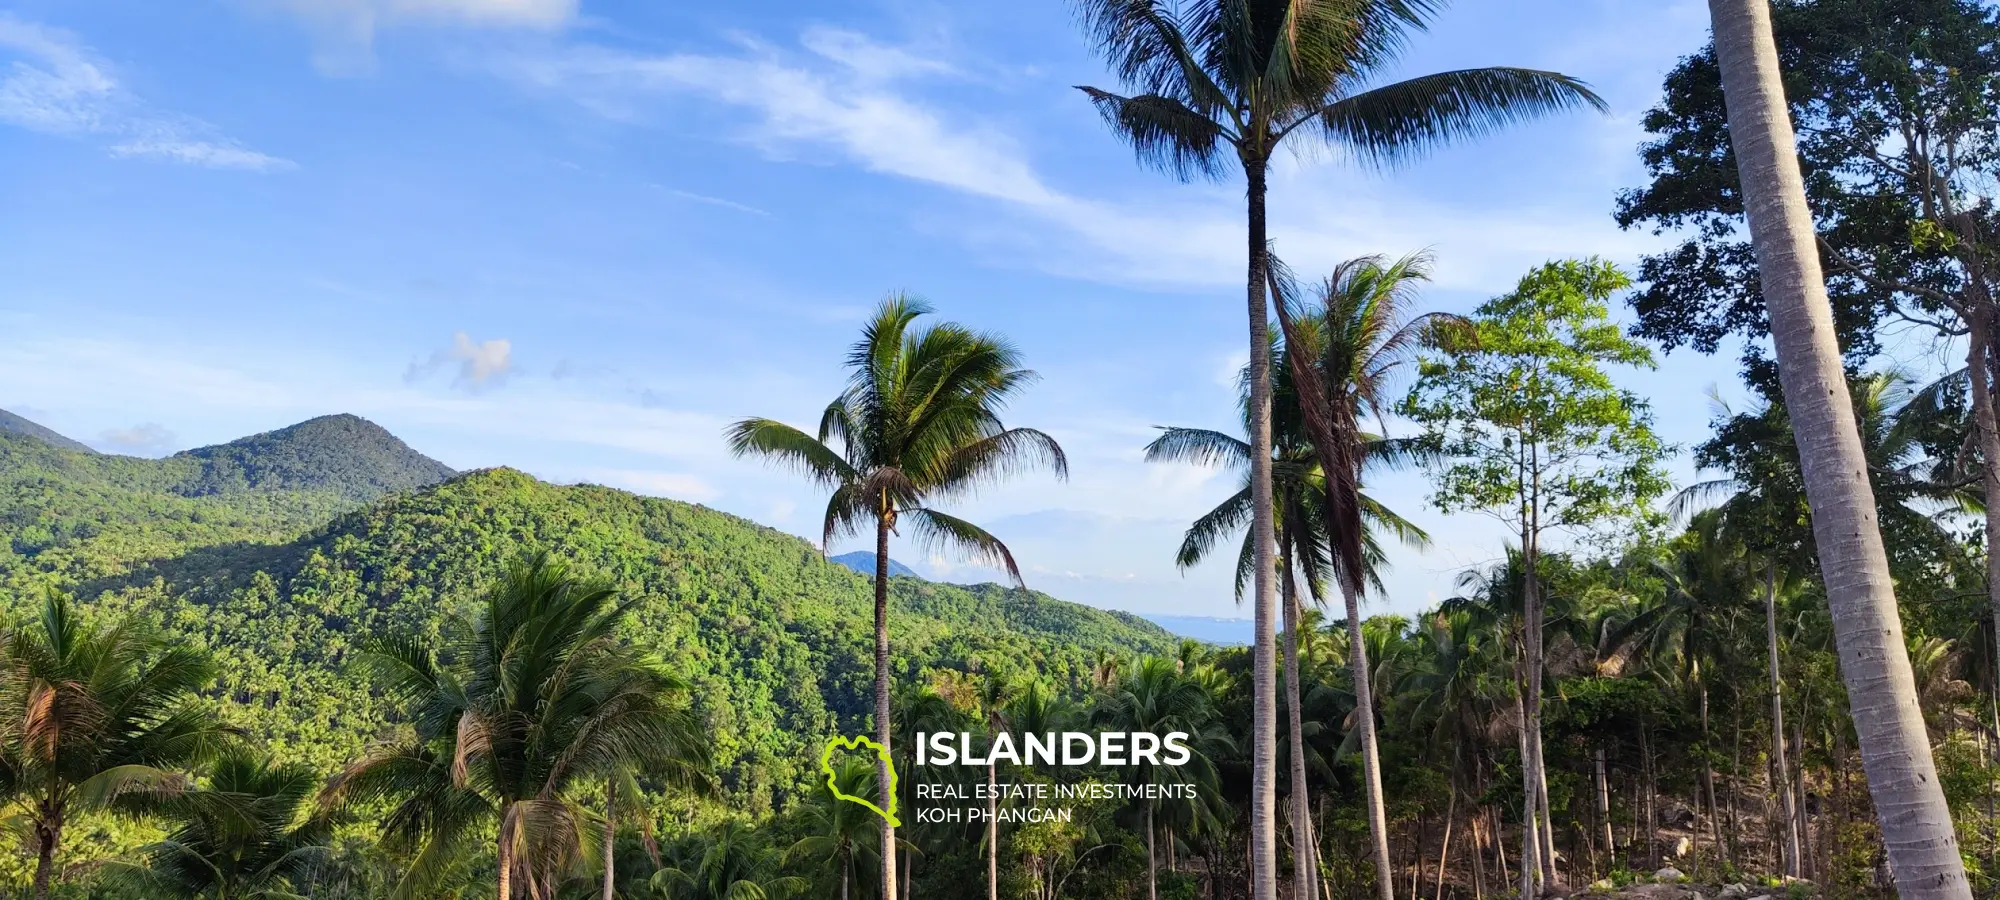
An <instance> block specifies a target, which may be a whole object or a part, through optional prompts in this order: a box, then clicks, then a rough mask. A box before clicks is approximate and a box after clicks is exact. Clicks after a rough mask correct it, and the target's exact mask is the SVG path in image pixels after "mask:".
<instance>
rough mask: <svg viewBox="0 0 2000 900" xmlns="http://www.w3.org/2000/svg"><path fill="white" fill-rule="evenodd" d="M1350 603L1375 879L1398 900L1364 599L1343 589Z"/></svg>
mask: <svg viewBox="0 0 2000 900" xmlns="http://www.w3.org/2000/svg"><path fill="white" fill-rule="evenodd" d="M1341 593H1342V594H1343V595H1344V597H1343V599H1345V600H1346V602H1347V644H1348V651H1347V652H1348V660H1349V662H1350V664H1351V666H1352V668H1353V670H1354V675H1353V678H1354V719H1355V723H1354V724H1355V727H1356V728H1358V729H1360V730H1361V777H1362V781H1363V783H1364V784H1365V785H1366V786H1367V792H1366V799H1367V803H1368V839H1369V843H1371V844H1373V845H1374V846H1373V848H1372V849H1373V850H1374V851H1375V882H1376V894H1377V897H1378V898H1379V900H1395V896H1396V888H1395V884H1396V879H1395V864H1394V863H1392V862H1391V861H1390V859H1389V815H1388V813H1387V811H1386V810H1385V808H1384V806H1383V802H1382V759H1381V755H1380V752H1379V751H1378V750H1377V749H1376V747H1377V743H1376V734H1375V686H1374V684H1373V683H1372V681H1373V675H1372V670H1371V669H1370V667H1369V662H1368V642H1367V639H1366V638H1364V637H1363V636H1362V633H1361V598H1360V597H1359V596H1358V595H1356V593H1355V592H1354V591H1352V590H1349V589H1345V588H1343V589H1342V590H1341Z"/></svg>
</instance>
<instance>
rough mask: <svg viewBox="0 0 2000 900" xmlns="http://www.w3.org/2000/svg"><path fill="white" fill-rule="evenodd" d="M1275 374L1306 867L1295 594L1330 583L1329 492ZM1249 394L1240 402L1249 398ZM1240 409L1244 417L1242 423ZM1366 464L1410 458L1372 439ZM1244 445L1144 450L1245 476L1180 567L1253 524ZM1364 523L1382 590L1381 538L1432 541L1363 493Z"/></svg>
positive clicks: (1171, 435)
mask: <svg viewBox="0 0 2000 900" xmlns="http://www.w3.org/2000/svg"><path fill="white" fill-rule="evenodd" d="M1276 356H1277V358H1278V360H1279V361H1280V366H1279V368H1278V369H1277V371H1276V372H1275V373H1274V375H1275V378H1276V380H1277V382H1278V384H1277V386H1276V387H1275V388H1274V389H1273V394H1274V395H1275V396H1277V397H1278V398H1280V400H1279V402H1277V403H1276V404H1274V407H1273V419H1274V420H1275V427H1274V429H1273V444H1274V447H1275V449H1274V458H1273V459H1272V462H1271V472H1272V497H1273V500H1274V502H1275V503H1277V512H1276V514H1275V515H1274V519H1275V520H1276V522H1277V523H1278V527H1277V533H1276V537H1277V541H1278V560H1279V569H1280V572H1281V574H1282V576H1283V577H1282V578H1281V579H1280V587H1281V594H1282V597H1283V601H1284V602H1283V605H1282V607H1281V609H1282V610H1283V618H1282V621H1281V625H1282V630H1283V634H1284V643H1283V645H1282V646H1281V648H1280V649H1281V650H1282V651H1283V654H1284V669H1285V697H1286V710H1287V713H1286V714H1287V716H1288V720H1289V724H1288V726H1287V734H1286V742H1287V745H1288V750H1289V752H1290V762H1291V778H1292V781H1291V783H1292V794H1291V805H1292V808H1291V822H1292V829H1293V835H1292V839H1293V846H1295V847H1299V848H1303V853H1302V855H1304V856H1306V863H1307V865H1308V868H1309V869H1310V868H1312V865H1313V861H1314V860H1313V852H1314V850H1315V845H1316V842H1315V841H1313V840H1312V839H1311V838H1310V836H1309V835H1308V831H1309V829H1310V822H1311V819H1310V807H1311V801H1310V798H1309V796H1308V794H1307V791H1306V787H1305V785H1306V752H1305V747H1304V733H1305V729H1304V727H1303V726H1304V723H1303V721H1302V720H1301V713H1300V710H1301V709H1302V708H1303V703H1302V701H1301V696H1300V691H1301V684H1302V681H1301V677H1300V670H1299V640H1300V637H1299V632H1300V622H1301V621H1302V619H1303V617H1304V610H1303V608H1302V604H1301V601H1300V597H1299V590H1300V588H1301V587H1303V588H1304V590H1305V591H1306V593H1307V595H1308V596H1310V597H1312V599H1313V601H1314V602H1315V603H1319V602H1323V588H1324V586H1325V584H1326V581H1327V571H1328V569H1327V567H1328V560H1327V540H1326V528H1325V521H1326V520H1325V515H1324V513H1323V512H1322V509H1323V507H1324V505H1325V497H1326V484H1325V479H1324V478H1323V477H1322V475H1321V472H1320V468H1319V461H1318V457H1317V456H1316V455H1315V453H1314V451H1313V449H1312V446H1311V445H1310V444H1309V443H1307V441H1306V439H1305V437H1304V435H1303V434H1302V433H1301V432H1302V431H1303V429H1302V428H1301V427H1298V426H1299V425H1300V421H1299V419H1298V417H1297V416H1296V414H1295V411H1296V410H1297V408H1298V407H1297V404H1295V403H1290V402H1286V398H1289V397H1290V396H1292V394H1293V390H1294V389H1293V387H1292V385H1293V380H1292V378H1291V376H1290V375H1289V374H1288V370H1287V368H1286V367H1285V366H1284V365H1283V360H1284V359H1285V358H1286V357H1285V351H1284V349H1283V348H1280V349H1279V350H1278V351H1277V354H1276ZM1247 393H1248V392H1247V390H1246V391H1245V395H1246V396H1247ZM1247 406H1248V404H1247V401H1246V403H1245V407H1246V418H1247ZM1364 452H1365V453H1366V454H1367V455H1368V460H1367V462H1366V463H1365V465H1366V466H1368V467H1369V468H1371V469H1393V468H1396V467H1399V466H1401V465H1404V464H1405V463H1407V462H1408V461H1409V460H1411V459H1412V458H1413V456H1412V454H1413V452H1414V451H1413V450H1412V448H1411V445H1410V444H1409V443H1408V442H1405V441H1399V440H1383V439H1377V438H1373V437H1372V436H1371V438H1370V440H1369V441H1368V449H1367V450H1366V451H1364ZM1249 455H1250V445H1249V443H1247V442H1245V441H1244V440H1242V439H1241V438H1237V437H1235V436H1232V435H1229V434H1226V433H1223V432H1220V431H1214V430H1210V429H1203V428H1163V429H1161V434H1160V436H1159V437H1158V438H1155V439H1154V440H1153V442H1152V443H1150V444H1148V445H1146V460H1147V461H1148V462H1184V463H1193V464H1196V465H1222V466H1227V467H1230V468H1235V469H1240V470H1242V471H1243V476H1244V482H1245V483H1244V485H1243V487H1242V488H1241V489H1239V490H1238V491H1237V492H1236V493H1234V494H1232V495H1230V496H1229V497H1228V498H1227V499H1225V500H1223V501H1222V502H1221V503H1220V504H1217V505H1216V507H1215V508H1214V509H1212V510H1210V511H1209V512H1207V513H1206V514H1204V515H1203V516H1202V517H1201V518H1199V519H1196V520H1195V522H1194V523H1193V524H1192V525H1190V526H1188V530H1187V533H1186V534H1185V535H1184V536H1183V537H1182V540H1181V546H1180V549H1179V551H1178V552H1177V553H1176V555H1175V562H1176V563H1177V564H1179V566H1180V567H1181V568H1183V569H1185V568H1190V567H1192V566H1194V565H1196V564H1198V563H1200V562H1201V561H1202V560H1204V559H1206V558H1207V557H1208V556H1209V555H1211V554H1212V553H1213V552H1214V550H1215V549H1216V545H1217V542H1218V541H1220V540H1221V539H1222V538H1223V537H1225V536H1226V535H1228V534H1230V533H1232V532H1234V531H1236V530H1238V529H1243V527H1244V524H1245V523H1246V522H1247V521H1248V520H1249V519H1250V504H1251V497H1252V494H1253V491H1252V486H1251V485H1250V484H1249V483H1248V482H1249V479H1250V472H1249ZM1361 502H1362V507H1363V515H1364V517H1365V518H1366V520H1367V527H1366V528H1365V529H1364V534H1363V535H1362V540H1363V543H1364V548H1363V552H1364V553H1365V554H1366V556H1367V561H1368V571H1367V575H1366V577H1368V578H1369V579H1370V580H1371V583H1372V584H1376V585H1377V586H1379V584H1380V581H1379V579H1378V578H1377V571H1376V564H1377V563H1379V562H1380V561H1381V560H1382V559H1383V557H1384V554H1383V551H1382V548H1381V546H1380V544H1379V539H1378V535H1380V534H1381V533H1382V532H1388V533H1389V534H1390V535H1393V536H1394V537H1396V538H1397V539H1399V540H1401V541H1403V542H1404V543H1405V544H1408V545H1409V546H1413V547H1422V546H1425V545H1426V544H1427V543H1428V541H1429V538H1428V536H1427V535H1425V534H1424V532H1423V530H1422V529H1420V528H1418V527H1416V526H1415V525H1414V524H1412V523H1411V522H1409V521H1408V520H1407V519H1404V518H1403V517H1401V516H1400V515H1397V514H1396V513H1395V512H1393V511H1391V510H1390V509H1389V508H1388V507H1386V506H1383V505H1382V504H1381V503H1379V502H1377V501H1375V500H1374V499H1373V498H1370V497H1367V496H1366V495H1363V496H1362V498H1361ZM1254 552H1255V547H1254V545H1253V543H1252V540H1251V537H1250V534H1249V533H1248V531H1247V529H1246V530H1245V534H1244V536H1243V541H1242V543H1241V546H1240V549H1239V550H1238V552H1237V555H1236V599H1237V602H1239V603H1240V602H1242V600H1243V592H1244V589H1245V588H1246V587H1249V586H1250V583H1251V582H1252V580H1253V579H1252V575H1253V572H1252V567H1253V565H1254Z"/></svg>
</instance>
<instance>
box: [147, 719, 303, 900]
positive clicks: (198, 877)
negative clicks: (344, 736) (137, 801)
mask: <svg viewBox="0 0 2000 900" xmlns="http://www.w3.org/2000/svg"><path fill="white" fill-rule="evenodd" d="M319 780H320V779H319V776H318V775H317V774H316V773H314V772H313V770H312V768H311V767H309V766H305V765H302V764H299V763H280V762H276V761H274V760H273V759H272V758H271V757H269V756H268V755H264V754H260V753H255V752H252V751H250V750H247V749H242V748H232V749H229V750H225V751H223V753H222V755H221V756H220V757H219V758H217V759H216V760H215V762H214V764H213V766H212V767H211V768H210V769H209V773H208V778H207V784H206V785H205V786H204V787H203V788H202V789H200V790H196V791H189V792H186V793H184V794H181V795H180V796H178V797H175V798H172V799H171V800H168V801H167V802H166V803H165V804H164V805H163V808H162V809H161V810H160V812H161V813H162V814H163V815H164V816H165V817H166V818H167V820H168V821H169V822H171V823H172V825H173V830H172V831H171V832H170V833H169V834H168V835H167V837H166V839H165V840H163V841H159V842H156V843H154V844H151V845H149V846H147V847H146V848H145V849H144V850H143V851H142V852H143V853H145V855H146V862H145V864H144V865H143V866H119V867H116V868H115V869H114V876H113V877H114V878H116V879H118V880H123V881H130V882H133V883H134V885H135V886H136V887H138V888H139V889H141V890H143V891H146V892H148V893H146V896H149V897H162V898H165V897H175V898H188V900H195V898H215V900H257V898H292V897H297V896H300V895H302V894H303V893H304V892H306V891H308V890H310V889H311V884H312V879H313V878H314V876H315V875H317V874H318V870H319V869H320V868H321V867H322V866H323V865H324V864H325V863H326V862H327V860H328V858H329V856H330V853H331V851H330V850H329V849H328V847H327V843H328V842H329V841H330V840H331V839H332V837H333V822H332V821H331V820H330V819H329V818H328V817H326V816H325V815H324V814H319V815H310V814H309V813H310V812H311V811H310V804H311V802H312V799H313V794H314V793H315V792H317V791H318V789H319Z"/></svg>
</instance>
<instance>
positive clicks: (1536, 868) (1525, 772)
mask: <svg viewBox="0 0 2000 900" xmlns="http://www.w3.org/2000/svg"><path fill="white" fill-rule="evenodd" d="M1522 665H1523V666H1524V667H1525V666H1526V665H1527V661H1526V660H1525V659H1524V660H1523V661H1522ZM1521 680H1522V681H1524V682H1525V681H1526V680H1527V678H1526V674H1525V673H1523V677H1522V679H1521ZM1521 693H1522V694H1526V693H1527V688H1526V687H1525V686H1523V687H1522V689H1521ZM1515 704H1516V706H1515V709H1516V710H1517V711H1518V712H1519V713H1520V714H1521V783H1522V787H1523V790H1524V791H1525V792H1526V798H1525V799H1524V800H1523V801H1522V804H1521V892H1520V895H1521V896H1522V897H1523V898H1533V897H1537V896H1540V895H1539V894H1537V893H1536V891H1535V883H1536V882H1537V881H1540V880H1541V875H1542V864H1541V862H1540V861H1539V858H1540V856H1541V855H1542V838H1541V835H1539V834H1537V833H1536V831H1537V825H1538V824H1539V823H1540V821H1541V818H1542V817H1541V815H1540V814H1538V813H1537V812H1536V810H1535V779H1534V777H1533V775H1532V774H1531V773H1532V772H1533V768H1532V763H1533V758H1532V757H1531V756H1530V755H1529V753H1528V747H1529V743H1528V711H1527V705H1528V704H1527V700H1526V699H1525V698H1520V697H1517V698H1516V699H1515Z"/></svg>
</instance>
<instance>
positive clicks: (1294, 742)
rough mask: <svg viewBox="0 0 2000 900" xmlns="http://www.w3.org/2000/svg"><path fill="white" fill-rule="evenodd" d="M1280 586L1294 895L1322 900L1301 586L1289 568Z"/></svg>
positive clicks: (1299, 899) (1298, 898) (1311, 899)
mask: <svg viewBox="0 0 2000 900" xmlns="http://www.w3.org/2000/svg"><path fill="white" fill-rule="evenodd" d="M1279 584H1280V586H1281V587H1282V588H1283V592H1284V608H1285V701H1286V702H1285V714H1286V723H1285V724H1286V726H1287V727H1288V728H1289V729H1290V731H1289V733H1288V734H1287V735H1286V743H1288V744H1290V745H1291V748H1290V749H1291V762H1292V896H1293V897H1295V898H1297V900H1318V896H1317V895H1318V888H1317V885H1318V882H1317V881H1316V880H1315V879H1314V878H1313V872H1314V870H1315V869H1317V868H1318V866H1317V865H1315V863H1314V859H1313V857H1314V856H1315V854H1316V853H1317V852H1318V850H1317V848H1315V847H1314V846H1313V844H1312V838H1311V830H1312V821H1311V819H1312V802H1311V800H1310V798H1309V797H1308V795H1307V791H1306V739H1305V730H1304V729H1305V726H1304V724H1303V722H1304V716H1303V715H1302V714H1301V712H1300V710H1299V700H1300V696H1301V690H1300V687H1299V621H1300V620H1301V619H1303V618H1304V616H1303V615H1301V610H1300V608H1299V592H1298V585H1297V582H1296V581H1295V580H1294V578H1293V573H1292V571H1291V569H1290V568H1289V567H1288V568H1287V569H1286V570H1285V573H1284V575H1283V578H1282V579H1281V580H1280V582H1279Z"/></svg>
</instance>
